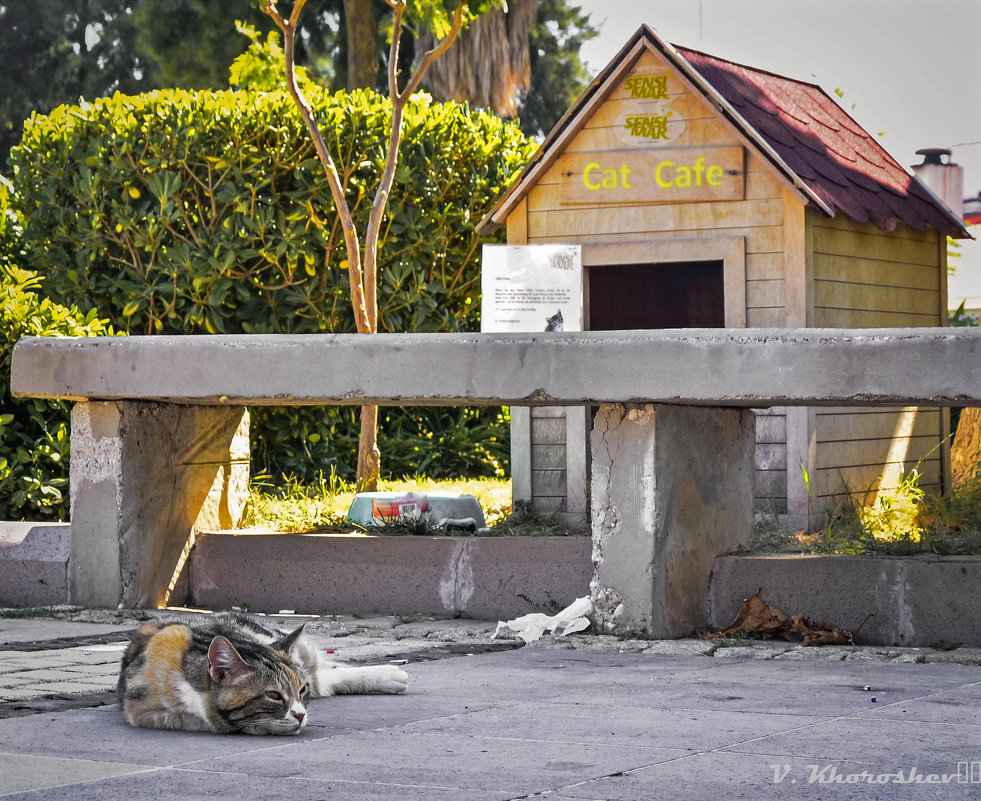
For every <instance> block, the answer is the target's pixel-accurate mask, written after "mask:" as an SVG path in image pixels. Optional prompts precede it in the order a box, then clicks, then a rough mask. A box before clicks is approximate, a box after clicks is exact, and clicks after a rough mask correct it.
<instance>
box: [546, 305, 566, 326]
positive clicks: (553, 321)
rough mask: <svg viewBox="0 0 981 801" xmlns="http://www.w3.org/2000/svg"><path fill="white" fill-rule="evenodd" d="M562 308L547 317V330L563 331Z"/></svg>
mask: <svg viewBox="0 0 981 801" xmlns="http://www.w3.org/2000/svg"><path fill="white" fill-rule="evenodd" d="M562 322H563V321H562V309H559V310H558V311H557V312H555V314H553V315H552V316H551V317H546V318H545V330H546V331H561V330H562Z"/></svg>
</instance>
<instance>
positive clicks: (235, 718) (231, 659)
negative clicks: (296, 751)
mask: <svg viewBox="0 0 981 801" xmlns="http://www.w3.org/2000/svg"><path fill="white" fill-rule="evenodd" d="M302 633H303V627H302V626H300V628H298V629H297V630H296V631H294V632H292V633H291V634H287V635H286V636H285V637H283V638H282V639H280V640H278V641H276V642H274V643H272V644H271V645H269V646H261V645H255V646H249V647H247V648H246V647H245V646H242V651H241V652H239V650H237V649H236V648H235V646H234V645H232V643H231V642H230V641H229V640H228V639H226V638H225V637H222V636H220V635H219V636H217V637H215V638H214V639H213V640H212V641H211V646H210V647H209V648H208V675H209V676H210V677H211V701H212V704H213V706H214V713H215V714H217V715H218V716H220V717H221V718H222V719H223V720H224V722H225V723H227V724H228V726H229V727H230V728H231V729H232V730H233V731H239V732H243V733H245V734H299V732H300V730H301V729H302V728H303V727H304V726H306V725H307V709H306V701H307V696H308V694H309V692H310V680H309V678H308V676H307V674H306V671H305V670H304V669H303V668H302V667H301V666H300V665H299V663H298V662H296V661H294V660H293V659H292V658H291V657H290V649H291V648H292V647H293V645H294V644H295V643H296V641H297V639H298V638H299V636H300V634H302Z"/></svg>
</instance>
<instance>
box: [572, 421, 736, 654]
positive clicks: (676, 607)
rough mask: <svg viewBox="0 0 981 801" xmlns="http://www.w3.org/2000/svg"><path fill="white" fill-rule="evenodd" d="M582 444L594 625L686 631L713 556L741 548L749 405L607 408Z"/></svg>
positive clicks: (702, 618)
mask: <svg viewBox="0 0 981 801" xmlns="http://www.w3.org/2000/svg"><path fill="white" fill-rule="evenodd" d="M590 446H591V449H592V504H591V506H592V527H593V564H594V577H593V581H592V583H591V592H592V598H593V603H594V605H595V607H596V620H595V622H596V623H597V624H598V626H599V627H600V629H602V630H605V631H618V632H631V631H633V632H644V633H646V634H648V635H651V636H654V637H684V636H688V635H689V634H691V633H692V631H693V630H694V629H696V628H698V627H701V626H704V625H705V623H706V596H707V593H708V581H709V574H710V572H711V570H712V564H713V562H714V560H715V558H716V557H717V556H720V555H722V554H725V553H730V552H732V551H735V550H737V549H739V548H746V547H748V546H749V544H750V538H751V535H752V528H753V489H754V480H755V466H754V448H755V425H754V420H753V413H752V411H751V410H748V409H720V408H710V407H698V406H668V405H662V404H657V405H653V404H645V405H631V406H624V405H621V404H607V405H603V406H601V407H600V408H599V411H598V412H597V414H596V418H595V420H594V421H593V430H592V433H591V435H590Z"/></svg>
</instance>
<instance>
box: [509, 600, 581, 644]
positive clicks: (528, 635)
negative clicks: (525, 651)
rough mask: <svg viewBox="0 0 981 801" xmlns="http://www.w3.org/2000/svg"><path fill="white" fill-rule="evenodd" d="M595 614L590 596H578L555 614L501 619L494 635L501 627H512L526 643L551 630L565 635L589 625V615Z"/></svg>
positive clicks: (535, 614) (558, 635)
mask: <svg viewBox="0 0 981 801" xmlns="http://www.w3.org/2000/svg"><path fill="white" fill-rule="evenodd" d="M591 614H593V602H592V601H591V600H590V599H589V597H588V596H586V597H583V598H576V600H575V601H573V602H572V603H571V604H569V605H568V606H567V607H566V608H565V609H563V610H562V611H561V612H559V613H558V614H555V615H546V614H543V613H542V612H532V613H531V614H529V615H522V616H521V617H516V618H514V620H507V621H504V620H499V621H498V622H497V628H496V629H494V636H495V637H497V635H498V633H499V632H500V631H501V628H502V627H503V628H508V629H511V631H513V632H514V633H515V634H517V635H518V636H519V637H520V638H521V639H522V640H524V641H525V642H526V643H528V642H534V641H535V640H538V639H541V636H542V635H543V634H544V633H545V632H546V631H549V632H551V633H552V634H554V635H555V636H556V637H564V636H565V635H566V634H573V633H574V632H577V631H582V630H583V629H585V628H588V627H589V617H588V616H589V615H591Z"/></svg>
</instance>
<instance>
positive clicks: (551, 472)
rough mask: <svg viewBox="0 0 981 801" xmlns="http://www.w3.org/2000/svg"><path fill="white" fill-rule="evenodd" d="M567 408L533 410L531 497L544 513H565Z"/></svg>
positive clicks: (540, 407) (535, 408)
mask: <svg viewBox="0 0 981 801" xmlns="http://www.w3.org/2000/svg"><path fill="white" fill-rule="evenodd" d="M566 437H567V431H566V420H565V408H564V407H562V406H532V407H531V497H532V503H533V505H534V508H535V511H537V512H539V513H541V514H552V513H554V512H564V511H566V494H567V491H568V490H567V483H568V482H567V472H566V442H567V439H566Z"/></svg>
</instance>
